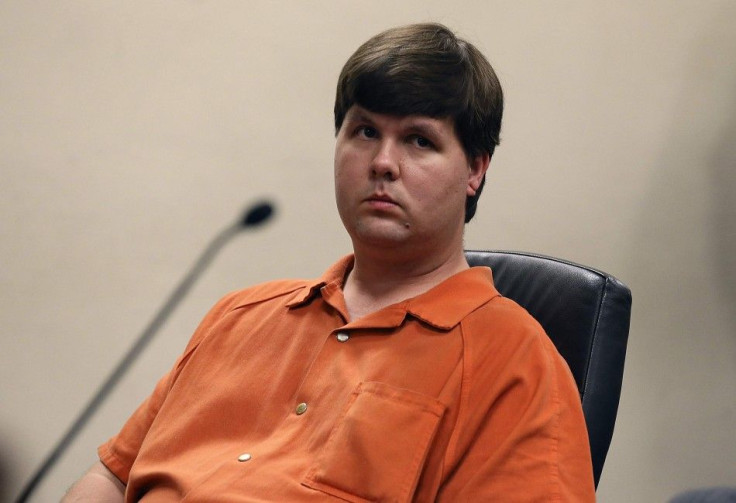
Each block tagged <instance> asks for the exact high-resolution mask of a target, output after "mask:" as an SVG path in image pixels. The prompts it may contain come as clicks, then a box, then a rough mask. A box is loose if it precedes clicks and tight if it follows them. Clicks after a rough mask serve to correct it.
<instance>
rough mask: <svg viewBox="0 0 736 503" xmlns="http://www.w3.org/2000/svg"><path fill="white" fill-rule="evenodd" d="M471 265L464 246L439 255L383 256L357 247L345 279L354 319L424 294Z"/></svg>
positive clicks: (347, 298) (346, 292) (346, 296)
mask: <svg viewBox="0 0 736 503" xmlns="http://www.w3.org/2000/svg"><path fill="white" fill-rule="evenodd" d="M467 268H468V263H467V261H466V260H465V255H464V253H463V250H462V248H460V249H458V250H453V251H451V252H448V253H447V254H445V255H443V256H437V257H421V258H420V257H410V258H407V257H405V256H404V257H402V258H396V257H391V256H387V255H386V254H385V253H382V254H381V255H380V257H375V256H373V255H372V254H366V253H361V252H360V251H359V250H357V249H356V250H355V263H354V265H353V269H352V271H350V274H349V275H348V277H347V279H346V281H345V287H344V295H345V304H346V305H347V308H348V313H349V314H350V318H351V319H353V320H354V319H358V318H360V317H362V316H365V315H367V314H370V313H372V312H374V311H378V310H379V309H381V308H384V307H386V306H389V305H391V304H395V303H397V302H400V301H402V300H405V299H409V298H411V297H415V296H417V295H420V294H422V293H424V292H426V291H427V290H430V289H431V288H433V287H434V286H436V285H438V284H439V283H441V282H442V281H444V280H445V279H447V278H449V277H450V276H453V275H454V274H457V273H458V272H460V271H463V270H465V269H467Z"/></svg>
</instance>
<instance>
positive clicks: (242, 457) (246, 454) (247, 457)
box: [238, 452, 251, 463]
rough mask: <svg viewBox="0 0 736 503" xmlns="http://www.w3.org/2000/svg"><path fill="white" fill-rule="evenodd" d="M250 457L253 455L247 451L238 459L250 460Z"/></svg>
mask: <svg viewBox="0 0 736 503" xmlns="http://www.w3.org/2000/svg"><path fill="white" fill-rule="evenodd" d="M250 458H251V455H250V454H248V453H247V452H245V453H243V454H241V455H240V456H238V461H240V462H241V463H242V462H243V461H248V460H250Z"/></svg>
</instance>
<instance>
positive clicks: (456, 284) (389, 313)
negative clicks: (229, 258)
mask: <svg viewBox="0 0 736 503" xmlns="http://www.w3.org/2000/svg"><path fill="white" fill-rule="evenodd" d="M352 266H353V256H352V255H348V256H345V257H343V258H341V259H340V260H339V261H337V262H336V263H335V264H333V265H332V266H331V267H330V268H329V269H327V271H325V273H324V274H323V275H322V276H321V277H320V278H318V279H316V280H314V281H312V282H311V283H308V284H307V285H306V288H304V290H302V292H300V293H299V294H298V295H296V296H295V297H294V298H293V299H292V300H291V302H289V303H288V304H287V305H288V307H290V308H294V307H299V306H302V305H305V304H307V303H309V302H310V301H311V300H313V299H314V298H315V297H317V296H318V295H321V296H322V298H323V299H324V300H325V302H327V303H328V304H330V305H331V306H333V307H334V308H335V309H337V310H338V311H340V312H341V313H342V314H343V316H344V317H345V318H346V319H347V309H346V308H345V300H344V298H343V295H342V284H343V282H344V280H345V275H346V274H347V272H348V271H349V270H350V268H352ZM499 295H500V294H499V293H498V291H497V290H496V288H495V287H494V285H493V274H492V272H491V269H490V268H488V267H471V268H470V269H467V270H464V271H461V272H459V273H457V274H455V275H453V276H451V277H449V278H447V279H446V280H444V281H443V282H441V283H440V284H438V285H437V286H435V287H433V288H431V289H430V290H428V291H426V292H424V293H423V294H420V295H417V296H416V297H412V298H410V299H407V300H404V301H402V302H398V303H396V304H393V305H391V306H388V307H386V308H384V309H381V310H380V311H377V312H375V313H372V314H370V315H368V316H365V317H363V318H361V319H359V320H355V321H353V322H351V323H349V324H348V325H346V326H345V327H343V328H345V329H348V328H356V329H357V328H394V327H398V326H400V325H401V324H402V323H403V321H404V319H405V318H406V316H407V315H411V316H413V317H415V318H417V319H419V320H421V321H423V322H424V323H427V324H429V325H431V326H433V327H435V328H437V329H440V330H450V329H451V328H453V327H454V326H455V325H457V324H458V323H460V321H461V320H462V319H463V318H465V317H466V316H467V315H468V314H470V313H471V312H473V311H475V310H476V309H477V308H479V307H480V306H482V305H483V304H485V303H486V302H488V301H489V300H491V299H492V298H494V297H497V296H499Z"/></svg>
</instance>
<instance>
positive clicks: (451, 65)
mask: <svg viewBox="0 0 736 503" xmlns="http://www.w3.org/2000/svg"><path fill="white" fill-rule="evenodd" d="M355 104H358V105H360V106H362V107H363V108H366V109H367V110H370V111H372V112H375V113H385V114H391V115H425V116H428V117H433V118H444V117H451V118H452V119H453V121H454V125H455V132H456V134H457V136H458V139H459V140H460V142H461V143H462V145H463V148H464V150H465V153H466V155H467V156H468V157H470V158H473V157H476V156H478V155H481V154H483V153H485V152H487V153H488V154H489V155H491V156H492V155H493V151H494V149H495V147H496V145H498V144H499V133H500V131H501V117H502V116H503V92H502V91H501V84H500V83H499V82H498V78H497V77H496V74H495V72H494V71H493V68H492V67H491V65H490V63H489V62H488V60H487V59H486V58H485V57H484V56H483V54H481V53H480V51H478V49H476V48H475V46H473V45H472V44H471V43H469V42H467V41H465V40H463V39H461V38H458V37H456V36H455V34H454V33H452V31H450V30H449V29H448V28H447V27H445V26H443V25H441V24H437V23H422V24H413V25H408V26H400V27H397V28H392V29H389V30H386V31H384V32H382V33H379V34H378V35H376V36H374V37H373V38H371V39H370V40H368V41H367V42H366V43H364V44H363V45H361V46H360V47H359V48H358V50H357V51H355V53H353V55H352V56H350V59H348V61H347V62H346V63H345V66H344V67H343V69H342V72H341V73H340V78H339V79H338V82H337V95H336V97H335V130H336V131H339V130H340V127H341V126H342V122H343V120H344V119H345V114H346V113H347V111H348V110H349V109H350V107H351V106H353V105H355ZM484 184H485V177H484V178H483V181H482V182H481V185H480V187H479V188H478V190H477V191H476V194H475V195H474V196H469V197H468V198H467V200H466V202H465V222H469V221H470V219H471V218H473V215H474V214H475V210H476V205H477V201H478V198H479V197H480V193H481V191H482V190H483V185H484Z"/></svg>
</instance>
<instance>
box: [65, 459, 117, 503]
mask: <svg viewBox="0 0 736 503" xmlns="http://www.w3.org/2000/svg"><path fill="white" fill-rule="evenodd" d="M124 495H125V485H123V483H122V482H120V480H118V478H117V477H116V476H115V475H113V474H112V472H111V471H110V470H108V469H107V467H106V466H105V465H103V464H102V463H101V462H100V461H98V462H97V463H95V464H94V465H92V468H90V469H89V471H87V473H85V474H84V475H83V476H82V478H80V479H79V480H78V481H77V482H76V483H75V484H74V485H73V486H72V488H71V489H69V491H68V492H67V493H66V495H65V496H64V498H62V500H61V502H62V503H74V502H75V501H101V502H105V503H108V502H109V503H117V502H120V503H122V502H123V499H124Z"/></svg>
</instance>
